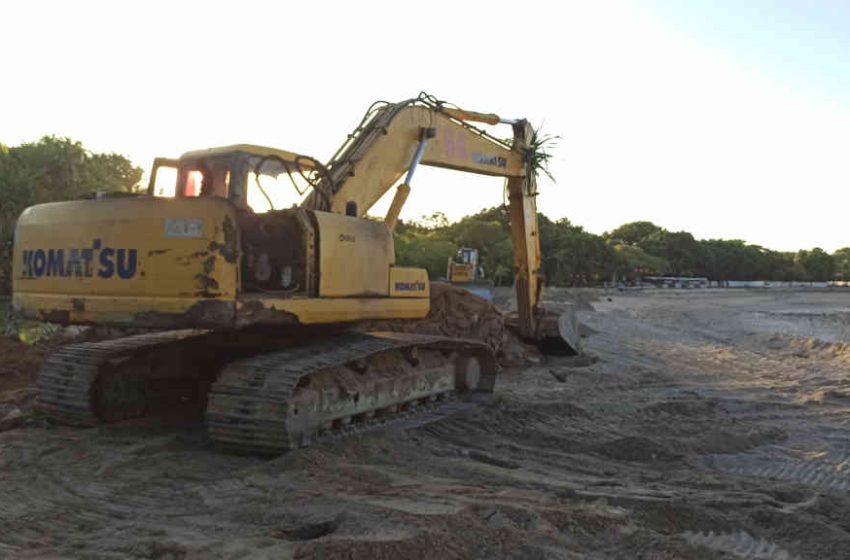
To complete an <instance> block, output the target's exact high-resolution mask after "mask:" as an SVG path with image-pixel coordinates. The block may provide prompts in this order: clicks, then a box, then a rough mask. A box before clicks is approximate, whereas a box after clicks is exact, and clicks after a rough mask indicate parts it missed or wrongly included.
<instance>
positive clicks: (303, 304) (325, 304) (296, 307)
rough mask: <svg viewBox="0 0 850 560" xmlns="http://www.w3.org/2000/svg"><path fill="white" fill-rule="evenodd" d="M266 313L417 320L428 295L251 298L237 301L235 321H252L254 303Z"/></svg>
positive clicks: (330, 319) (316, 320)
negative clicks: (404, 296) (414, 296)
mask: <svg viewBox="0 0 850 560" xmlns="http://www.w3.org/2000/svg"><path fill="white" fill-rule="evenodd" d="M258 302H259V303H261V304H262V307H263V308H264V309H265V310H268V311H269V312H272V313H274V312H279V313H281V314H283V313H291V314H292V315H293V316H294V317H295V318H297V319H298V322H299V323H303V324H305V325H312V324H327V323H345V322H351V321H360V320H364V319H419V318H422V317H424V316H425V315H427V314H428V310H429V307H430V300H429V299H427V298H401V297H399V298H274V297H251V298H245V299H240V300H239V301H238V302H237V303H236V316H237V321H238V322H240V323H248V324H250V323H253V322H254V321H255V320H254V319H253V317H254V316H255V314H256V312H257V311H256V309H257V304H258Z"/></svg>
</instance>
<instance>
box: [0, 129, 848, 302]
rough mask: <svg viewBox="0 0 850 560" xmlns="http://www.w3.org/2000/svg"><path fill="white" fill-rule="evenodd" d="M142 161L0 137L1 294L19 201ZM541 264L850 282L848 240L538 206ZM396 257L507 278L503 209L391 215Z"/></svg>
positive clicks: (104, 179)
mask: <svg viewBox="0 0 850 560" xmlns="http://www.w3.org/2000/svg"><path fill="white" fill-rule="evenodd" d="M141 178H142V169H141V168H140V167H137V166H135V165H133V163H132V162H131V161H130V160H129V159H127V158H126V157H124V156H122V155H119V154H114V153H95V152H91V151H89V150H87V149H85V148H84V147H83V146H82V144H81V143H80V142H76V141H74V140H71V139H69V138H58V137H55V136H45V137H43V138H41V139H40V140H38V141H37V142H31V143H25V144H21V145H19V146H14V147H8V146H4V145H3V144H0V293H8V291H9V288H10V284H11V277H10V268H11V257H12V253H11V250H12V240H13V236H14V228H15V222H16V220H17V218H18V216H19V215H20V213H21V212H22V211H23V210H24V208H26V207H27V206H31V205H33V204H39V203H43V202H52V201H57V200H70V199H75V198H81V197H85V196H88V195H89V194H91V193H93V192H96V191H128V192H129V191H133V190H135V189H137V188H138V186H139V183H140V181H141ZM538 218H539V223H540V245H541V251H542V254H543V272H544V274H545V275H546V278H547V281H548V282H549V283H550V284H552V285H561V286H588V285H598V284H601V283H603V282H606V281H612V280H615V281H618V280H622V281H634V280H637V279H638V278H639V277H641V276H647V275H671V276H705V277H708V278H709V279H711V280H717V281H726V280H776V281H826V280H848V281H850V247H845V248H843V249H839V250H838V251H836V252H835V253H833V254H829V253H827V252H826V251H824V250H822V249H820V248H817V247H816V248H814V249H810V250H800V251H797V252H780V251H772V250H770V249H766V248H764V247H760V246H758V245H751V244H747V243H745V242H744V241H741V240H734V239H733V240H725V239H702V240H697V239H695V238H694V236H693V235H692V234H690V233H688V232H686V231H678V232H674V231H668V230H666V229H664V228H662V227H660V226H657V225H655V224H653V223H651V222H632V223H629V224H625V225H622V226H620V227H618V228H616V229H614V230H612V231H609V232H605V233H603V234H602V235H595V234H593V233H590V232H588V231H585V230H584V229H583V228H582V227H581V226H577V225H575V224H573V223H571V222H570V221H569V220H568V219H566V218H562V219H560V220H557V221H552V220H550V219H549V218H547V217H546V216H544V215H543V214H538ZM395 246H396V258H397V262H398V263H399V264H400V265H405V266H420V267H423V268H427V269H428V272H429V274H430V276H431V277H432V278H435V279H436V278H440V277H442V276H444V275H445V271H446V261H447V260H448V258H449V257H451V256H453V255H454V254H455V252H456V251H457V248H458V247H473V248H475V249H478V251H479V253H480V257H481V264H482V265H483V267H484V269H485V271H486V275H487V277H489V278H492V279H493V280H494V281H495V282H496V283H497V284H503V285H506V284H510V283H511V282H512V281H513V249H512V244H511V236H510V223H509V218H508V212H507V209H506V208H505V207H503V206H500V207H495V208H489V209H486V210H482V211H481V212H478V213H477V214H475V215H472V216H467V217H465V218H463V219H461V220H460V221H458V222H455V223H449V222H448V220H447V219H446V217H445V216H444V215H443V214H441V213H436V214H434V215H432V216H429V217H427V218H423V219H422V220H419V221H415V222H412V221H411V222H400V223H399V224H398V227H397V230H396V236H395Z"/></svg>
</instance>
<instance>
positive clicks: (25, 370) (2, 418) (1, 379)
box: [0, 337, 47, 432]
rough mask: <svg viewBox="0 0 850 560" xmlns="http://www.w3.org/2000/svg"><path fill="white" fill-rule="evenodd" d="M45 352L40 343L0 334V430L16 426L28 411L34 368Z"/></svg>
mask: <svg viewBox="0 0 850 560" xmlns="http://www.w3.org/2000/svg"><path fill="white" fill-rule="evenodd" d="M46 355H47V350H46V349H45V348H44V347H42V346H36V345H32V344H26V343H24V342H21V341H19V340H16V339H14V338H9V337H0V432H1V431H4V430H7V429H10V428H14V427H16V426H18V425H19V424H20V423H21V422H22V420H23V418H24V416H25V415H26V414H27V413H28V412H29V411H31V410H32V405H33V401H34V400H35V395H36V388H35V382H36V378H37V377H38V370H39V369H41V364H42V363H43V362H44V359H45V357H46Z"/></svg>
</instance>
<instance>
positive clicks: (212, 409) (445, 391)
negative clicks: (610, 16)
mask: <svg viewBox="0 0 850 560" xmlns="http://www.w3.org/2000/svg"><path fill="white" fill-rule="evenodd" d="M473 122H484V123H487V124H498V123H507V124H508V125H509V126H511V127H512V129H513V138H512V139H511V140H510V141H504V140H500V139H497V138H495V137H493V136H491V135H489V134H487V133H485V132H483V131H481V130H479V129H478V128H476V127H474V126H473V125H472V124H471V123H473ZM533 136H534V131H533V130H532V127H531V126H530V125H529V123H528V122H527V121H525V120H514V121H505V120H503V119H500V118H499V117H498V116H496V115H492V114H482V113H475V112H470V111H464V110H461V109H458V108H456V107H450V106H448V105H447V104H445V103H442V102H438V101H436V100H435V99H434V98H432V97H430V96H427V95H420V96H419V97H417V98H414V99H409V100H406V101H402V102H400V103H378V104H375V105H373V106H372V107H371V108H370V109H369V111H367V113H366V115H365V116H364V118H363V120H362V121H361V123H360V125H359V126H358V127H357V129H356V130H355V131H354V133H352V134H351V135H349V137H348V139H347V140H346V142H345V143H344V144H343V145H342V147H341V148H340V149H339V151H338V152H337V153H336V155H335V156H334V157H333V158H332V159H331V160H330V161H329V162H328V163H327V164H325V165H323V164H321V163H320V162H318V161H317V160H315V159H313V158H311V157H307V156H303V155H300V154H296V153H293V152H288V151H285V150H279V149H274V148H266V147H261V146H254V145H247V144H240V145H234V146H227V147H222V148H213V149H207V150H199V151H194V152H189V153H186V154H184V155H183V156H181V157H180V158H179V159H176V160H175V159H165V158H157V160H155V162H154V168H153V169H152V172H151V185H150V187H149V189H148V192H147V193H143V194H140V195H138V196H110V195H109V194H108V193H104V194H99V195H97V196H94V197H92V198H91V199H87V200H73V201H66V202H58V203H50V204H42V205H38V206H34V207H30V208H28V209H26V210H25V211H24V212H23V213H22V215H21V217H20V219H19V220H18V224H17V229H16V232H15V247H14V268H13V274H14V278H13V301H12V306H13V311H14V313H15V314H16V315H17V316H18V317H21V318H24V319H34V320H40V321H48V322H53V323H60V324H66V325H69V324H81V325H107V326H110V327H117V328H121V329H144V330H145V331H146V332H145V333H144V334H136V335H132V336H124V337H120V338H115V339H109V340H101V341H99V342H82V343H76V344H70V345H67V346H65V347H62V348H60V349H59V350H58V351H56V352H55V353H54V354H52V355H51V356H50V357H49V359H48V360H47V362H46V364H45V365H44V367H43V370H42V371H41V373H40V376H39V381H38V385H39V390H40V394H39V397H38V404H39V406H40V408H41V409H42V410H43V411H44V412H45V413H46V414H47V415H48V416H49V417H50V418H52V419H53V420H54V421H57V422H60V423H67V424H75V425H93V424H97V423H99V422H111V421H118V420H123V419H127V418H134V417H139V416H145V415H149V414H156V413H158V412H160V411H163V410H171V409H179V408H181V407H187V406H196V407H197V408H198V409H199V410H200V411H203V412H205V418H206V424H207V427H208V430H209V434H210V437H211V438H212V440H213V441H215V442H217V443H219V444H220V445H222V446H223V447H226V448H230V449H235V450H239V451H247V452H252V453H265V454H275V453H280V452H283V451H286V450H288V449H292V448H294V447H299V446H304V445H307V444H309V443H310V442H311V441H313V440H314V439H315V438H317V437H320V436H322V435H325V434H329V433H334V432H337V431H341V430H344V429H346V428H347V427H349V426H351V425H353V424H367V423H369V422H372V421H374V420H375V419H391V418H392V417H394V416H395V415H397V414H400V413H401V412H403V411H405V410H411V409H415V408H416V407H425V406H429V405H431V404H433V403H434V402H439V401H441V400H444V399H446V398H454V397H456V396H460V395H464V394H469V393H475V392H489V391H492V389H493V383H494V375H495V370H496V367H497V366H496V361H495V357H494V355H493V353H492V350H491V348H489V347H488V346H487V345H485V344H482V343H480V342H476V341H473V340H465V339H454V338H448V337H440V336H433V335H424V334H415V333H387V332H383V333H357V332H351V331H350V330H349V329H348V326H349V325H351V324H352V323H354V322H357V321H364V320H374V319H395V320H411V321H413V320H417V319H419V318H422V317H424V316H425V315H427V313H428V310H429V293H430V289H429V280H428V277H427V273H426V271H425V270H423V269H418V268H410V267H400V266H397V265H396V264H395V255H394V249H393V237H392V232H393V230H394V228H395V226H396V223H397V221H398V217H399V213H400V211H401V209H402V207H403V205H404V202H405V200H406V198H407V196H408V194H409V193H410V189H411V184H412V180H413V177H414V174H415V172H416V169H417V167H418V166H419V165H420V164H421V165H432V166H437V167H444V168H448V169H454V170H457V171H463V172H470V173H478V174H484V175H491V176H494V177H502V178H505V179H506V190H507V195H508V205H509V210H510V222H511V231H512V236H513V251H514V263H515V266H514V272H515V286H516V298H517V313H516V314H515V316H514V317H513V320H512V324H513V325H514V326H515V328H516V329H517V331H518V333H519V335H520V336H521V337H522V338H524V339H525V340H527V341H530V342H534V343H537V344H539V345H540V346H541V347H542V348H544V349H547V350H553V351H556V352H574V351H576V350H577V349H578V340H577V337H576V335H575V329H574V328H573V324H572V321H571V320H570V318H569V317H565V316H561V317H560V318H559V317H553V316H551V315H548V314H546V313H545V312H544V310H543V308H542V306H541V305H540V303H541V295H542V288H543V278H542V276H541V271H540V268H541V256H540V242H539V237H538V227H537V209H536V203H535V199H536V196H537V183H536V176H535V169H534V154H533V149H534V148H533V146H534V141H533ZM164 167H172V168H174V169H176V175H177V179H176V184H175V185H174V189H173V192H170V193H165V196H158V194H159V193H158V192H157V189H156V188H155V180H156V177H157V176H158V171H159V170H160V169H161V168H164ZM403 176H404V180H403V181H402V182H401V183H400V184H398V186H397V188H396V190H395V193H394V198H393V200H392V203H391V204H390V206H389V210H388V212H387V214H386V216H385V217H384V219H383V220H374V219H369V218H367V217H366V213H367V211H368V210H369V209H370V208H372V206H373V205H374V204H375V202H376V201H378V199H379V198H381V196H382V195H384V193H387V192H388V191H389V190H390V189H391V188H392V187H393V186H394V185H396V184H397V183H398V181H399V179H401V178H402V177H403ZM281 179H282V180H283V181H285V182H287V183H289V184H291V185H292V187H293V189H294V190H295V192H297V194H298V195H299V196H300V197H301V198H300V204H299V205H298V206H295V207H292V208H286V209H276V208H275V205H276V200H277V199H278V196H277V194H278V193H277V192H275V191H273V190H272V184H273V183H274V182H275V181H277V183H274V184H277V185H278V186H277V187H275V188H279V184H280V180H281ZM278 205H279V204H278Z"/></svg>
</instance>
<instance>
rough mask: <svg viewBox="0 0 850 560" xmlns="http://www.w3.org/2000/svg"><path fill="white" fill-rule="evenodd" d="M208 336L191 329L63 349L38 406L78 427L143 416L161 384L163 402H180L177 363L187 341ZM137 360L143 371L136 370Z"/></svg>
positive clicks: (43, 377) (47, 371)
mask: <svg viewBox="0 0 850 560" xmlns="http://www.w3.org/2000/svg"><path fill="white" fill-rule="evenodd" d="M208 334H209V331H205V330H194V329H187V330H178V331H165V332H156V333H149V334H141V335H135V336H127V337H123V338H118V339H113V340H105V341H100V342H83V343H78V344H70V345H67V346H64V347H62V348H60V349H59V350H57V351H56V352H54V353H53V354H52V355H51V356H50V357H49V358H48V360H47V362H46V363H45V364H44V366H43V367H42V369H41V373H40V374H39V377H38V389H39V396H38V400H37V406H38V408H39V409H40V410H41V411H42V412H44V413H46V414H47V416H48V417H49V418H51V419H52V420H54V421H56V422H58V423H60V424H70V425H77V426H92V425H94V424H97V423H100V422H103V421H115V420H120V419H123V418H130V417H133V416H141V415H143V414H144V413H145V407H146V406H149V403H145V402H143V401H142V400H141V399H143V398H147V399H150V397H151V393H152V392H154V391H152V386H153V385H156V384H157V382H158V383H159V385H160V386H161V392H162V393H164V394H162V395H161V396H162V397H163V398H164V399H166V400H172V401H173V400H174V399H175V398H178V399H179V398H180V395H179V394H175V393H174V392H173V388H174V383H173V382H174V380H175V379H176V378H179V376H180V372H179V371H175V370H176V368H177V367H179V365H180V360H179V359H175V358H178V354H179V353H180V350H181V349H182V347H184V346H185V343H186V341H187V340H190V339H196V340H197V339H200V338H201V337H204V336H207V335H208ZM168 350H172V351H171V352H168ZM134 359H135V362H136V363H143V364H144V365H145V368H144V371H141V370H140V368H138V367H133V366H134V365H136V364H134V363H133V361H134ZM128 366H129V367H128ZM128 369H129V370H134V371H128ZM152 372H153V375H152ZM145 391H146V392H147V394H144V392H145ZM169 392H171V394H170V395H169V394H168V393H169Z"/></svg>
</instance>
